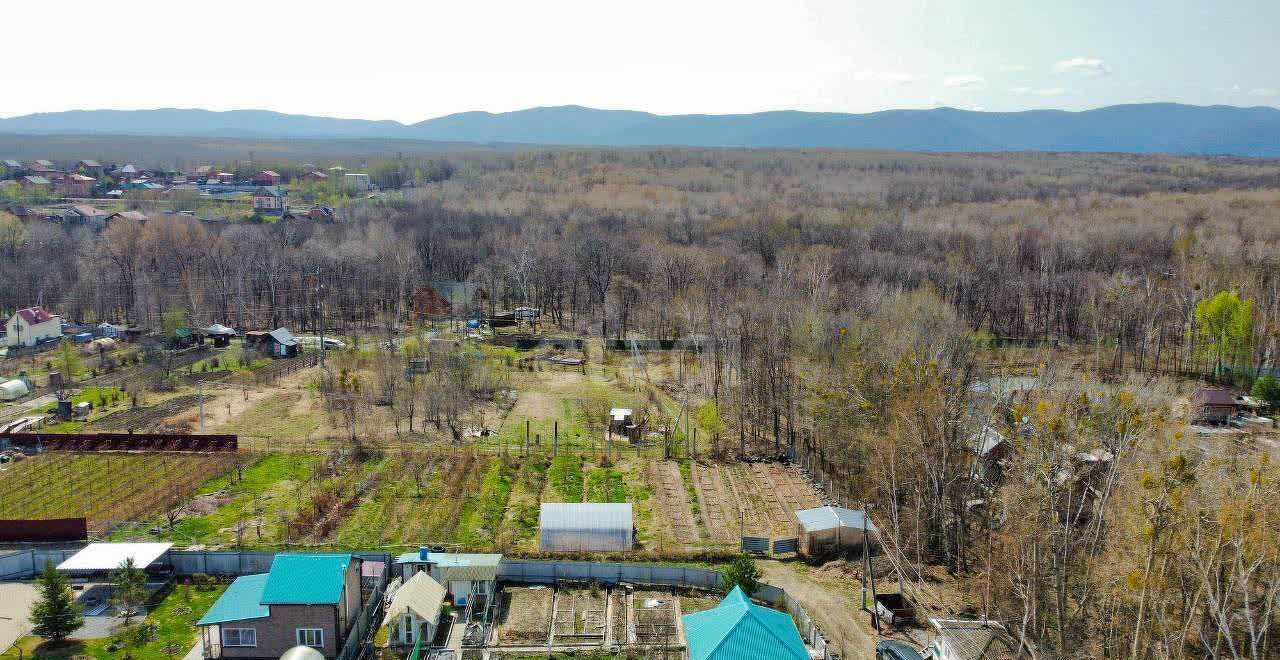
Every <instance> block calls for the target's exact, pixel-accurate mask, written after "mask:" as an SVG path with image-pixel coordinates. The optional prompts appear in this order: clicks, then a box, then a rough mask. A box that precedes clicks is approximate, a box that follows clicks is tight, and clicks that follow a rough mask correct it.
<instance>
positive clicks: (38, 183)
mask: <svg viewBox="0 0 1280 660" xmlns="http://www.w3.org/2000/svg"><path fill="white" fill-rule="evenodd" d="M18 185H20V186H22V187H23V188H25V189H28V190H30V189H32V188H49V187H51V186H52V185H53V182H52V181H50V180H48V179H46V178H45V177H42V176H38V175H35V174H28V175H27V176H24V177H22V178H21V179H18Z"/></svg>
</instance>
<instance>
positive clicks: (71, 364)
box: [58, 341, 84, 382]
mask: <svg viewBox="0 0 1280 660" xmlns="http://www.w3.org/2000/svg"><path fill="white" fill-rule="evenodd" d="M58 370H59V371H61V372H62V377H63V378H65V379H66V381H67V382H71V381H73V380H75V379H76V374H78V373H80V372H81V371H84V361H83V360H81V359H80V353H79V352H77V351H76V349H75V347H74V346H72V345H71V343H70V342H66V341H64V342H62V348H60V349H59V350H58Z"/></svg>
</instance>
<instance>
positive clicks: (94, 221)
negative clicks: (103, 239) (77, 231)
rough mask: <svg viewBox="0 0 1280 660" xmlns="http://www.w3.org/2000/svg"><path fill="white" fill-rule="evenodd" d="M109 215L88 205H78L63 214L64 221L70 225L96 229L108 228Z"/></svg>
mask: <svg viewBox="0 0 1280 660" xmlns="http://www.w3.org/2000/svg"><path fill="white" fill-rule="evenodd" d="M108 215H109V214H108V213H107V212H106V211H103V210H102V209H100V208H97V207H94V206H89V205H88V204H76V205H74V206H72V207H71V208H69V209H67V210H66V211H63V212H62V221H63V222H65V223H68V224H80V225H85V226H86V227H92V228H94V229H102V228H103V227H106V226H107V216H108Z"/></svg>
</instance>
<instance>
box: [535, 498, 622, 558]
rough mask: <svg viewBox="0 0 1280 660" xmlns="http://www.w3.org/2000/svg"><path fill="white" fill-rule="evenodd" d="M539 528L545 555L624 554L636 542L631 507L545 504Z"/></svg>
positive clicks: (541, 545)
mask: <svg viewBox="0 0 1280 660" xmlns="http://www.w3.org/2000/svg"><path fill="white" fill-rule="evenodd" d="M538 527H539V530H540V533H539V543H538V549H539V550H541V551H542V552H625V551H628V550H631V548H632V547H633V545H634V542H635V528H634V526H633V524H632V513H631V505H630V504H604V503H574V504H556V503H546V504H543V505H542V512H541V515H540V516H539V520H538Z"/></svg>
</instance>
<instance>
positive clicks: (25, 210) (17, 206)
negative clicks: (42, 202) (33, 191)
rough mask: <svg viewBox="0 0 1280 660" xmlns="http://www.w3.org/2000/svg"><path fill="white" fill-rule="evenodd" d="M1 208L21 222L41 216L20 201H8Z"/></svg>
mask: <svg viewBox="0 0 1280 660" xmlns="http://www.w3.org/2000/svg"><path fill="white" fill-rule="evenodd" d="M2 208H3V209H4V211H5V212H6V213H9V214H10V215H12V216H14V217H16V218H18V219H19V220H22V221H23V222H29V221H31V220H36V219H38V218H40V216H41V214H40V213H39V212H38V211H36V210H35V209H33V208H31V207H30V206H27V205H26V204H22V203H20V202H8V203H6V204H5V205H4V207H2Z"/></svg>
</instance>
